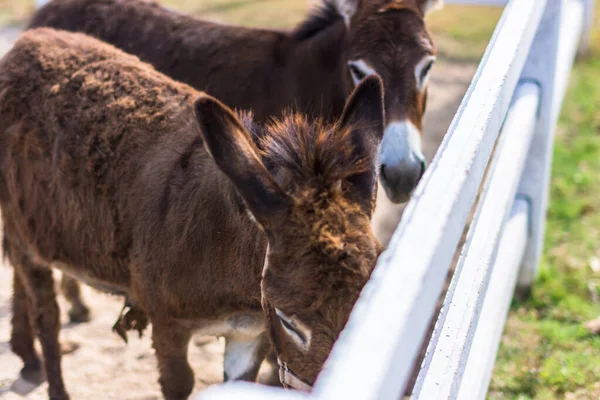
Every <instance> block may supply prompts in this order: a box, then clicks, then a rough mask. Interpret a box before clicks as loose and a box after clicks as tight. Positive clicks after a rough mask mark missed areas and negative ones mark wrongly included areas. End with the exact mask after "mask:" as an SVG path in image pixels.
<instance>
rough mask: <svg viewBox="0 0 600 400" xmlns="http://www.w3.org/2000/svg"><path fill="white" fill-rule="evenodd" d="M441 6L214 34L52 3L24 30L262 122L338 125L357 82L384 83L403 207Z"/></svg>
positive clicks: (336, 5)
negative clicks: (430, 22) (92, 41)
mask: <svg viewBox="0 0 600 400" xmlns="http://www.w3.org/2000/svg"><path fill="white" fill-rule="evenodd" d="M441 2H442V0H320V7H319V8H318V9H316V10H315V11H314V12H313V13H312V14H311V15H310V16H309V17H307V19H306V20H305V21H304V22H302V23H300V24H299V25H298V26H297V27H296V28H295V29H293V30H292V31H290V32H281V31H274V30H266V29H251V28H243V27H237V26H228V25H221V24H217V23H213V22H208V21H202V20H198V19H196V18H193V17H190V16H187V15H184V14H180V13H176V12H173V11H170V10H167V9H165V8H161V7H160V6H158V5H157V4H155V3H153V2H148V1H146V0H54V1H51V2H50V3H49V4H47V5H46V6H44V7H43V8H41V9H40V10H39V11H38V12H37V13H36V15H35V16H34V17H33V19H32V21H31V24H30V27H41V26H47V27H53V28H56V29H65V30H68V31H75V32H83V33H86V34H88V35H91V36H94V37H96V38H99V39H101V40H103V41H106V42H108V43H111V44H113V45H114V46H117V47H118V48H120V49H122V50H125V51H126V52H128V53H130V54H134V55H137V56H138V57H140V58H141V59H142V60H143V61H146V62H149V63H150V64H152V65H154V67H155V68H156V69H157V70H158V71H160V72H162V73H164V74H166V75H168V76H170V77H171V78H173V79H176V80H178V81H180V82H184V83H187V84H189V85H191V86H193V87H194V88H196V89H199V90H203V91H206V92H207V93H209V94H211V95H212V96H215V97H217V98H219V99H220V100H221V101H223V102H224V103H225V104H227V105H228V106H230V107H236V108H240V109H245V110H252V111H253V113H254V117H255V120H257V121H259V122H263V121H265V120H267V119H268V118H270V117H272V116H280V115H281V114H282V111H283V110H284V109H285V108H287V107H294V109H295V110H297V111H300V112H303V113H307V114H308V115H310V116H313V117H323V118H325V119H327V120H330V121H332V120H335V119H337V118H339V116H340V115H341V113H342V109H343V107H344V103H345V100H346V97H347V96H348V95H349V94H350V92H351V91H352V89H353V87H354V86H355V85H356V84H357V83H358V82H359V81H360V80H361V79H362V78H364V77H365V76H367V75H371V74H375V73H377V74H378V75H380V77H381V78H382V80H383V82H384V87H385V110H386V116H387V121H386V129H385V134H384V138H383V144H382V152H381V155H380V162H381V173H380V179H381V182H382V185H383V187H384V189H385V191H386V193H387V195H388V197H389V198H390V199H391V200H392V201H393V202H396V203H398V202H404V201H406V200H408V198H409V195H410V193H411V192H412V190H413V189H414V188H415V186H416V185H417V183H418V181H419V179H420V178H421V176H422V174H423V172H424V170H425V158H424V156H423V152H422V149H421V129H422V118H423V113H424V112H425V106H426V100H427V83H428V77H429V72H430V69H431V66H432V65H433V62H434V60H435V54H436V50H435V48H434V45H433V43H432V41H431V38H430V36H429V34H428V32H427V29H426V27H425V23H424V17H425V14H426V13H427V12H428V11H429V10H431V9H433V8H434V7H435V6H439V5H440V4H441Z"/></svg>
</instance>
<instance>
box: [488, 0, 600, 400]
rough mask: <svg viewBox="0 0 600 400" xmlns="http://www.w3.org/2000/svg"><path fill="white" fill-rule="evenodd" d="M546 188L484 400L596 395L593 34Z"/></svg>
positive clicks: (596, 68) (599, 353)
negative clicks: (541, 235) (523, 288)
mask: <svg viewBox="0 0 600 400" xmlns="http://www.w3.org/2000/svg"><path fill="white" fill-rule="evenodd" d="M597 5H598V7H599V8H600V1H599V2H597ZM596 21H598V18H596ZM595 26H600V25H599V24H598V22H595ZM550 190H551V194H550V196H551V198H550V205H549V210H548V218H547V229H546V238H545V251H544V255H543V259H542V265H541V272H540V275H539V277H538V280H537V282H536V284H535V285H534V286H533V289H532V293H531V296H530V297H529V298H528V299H527V300H524V301H515V302H514V303H513V307H512V311H511V314H510V317H509V321H508V324H507V328H506V330H505V334H504V337H503V340H502V345H501V347H500V351H499V354H498V359H497V362H496V367H495V371H494V376H493V378H492V383H491V388H490V394H489V398H490V399H563V398H569V399H598V398H600V336H598V335H593V334H591V333H589V332H588V331H587V330H586V329H585V327H584V323H585V322H586V321H588V320H591V319H595V318H598V317H600V304H599V303H598V297H600V271H598V266H596V265H597V264H598V263H600V36H599V32H595V33H594V36H593V38H592V42H591V49H590V54H588V56H587V57H585V58H584V59H582V60H579V61H578V62H577V63H576V65H575V68H574V70H573V72H572V75H571V82H570V85H569V88H568V91H567V94H566V97H565V101H564V104H563V108H562V111H561V116H560V120H559V127H558V133H557V138H556V142H555V149H554V159H553V168H552V181H551V189H550Z"/></svg>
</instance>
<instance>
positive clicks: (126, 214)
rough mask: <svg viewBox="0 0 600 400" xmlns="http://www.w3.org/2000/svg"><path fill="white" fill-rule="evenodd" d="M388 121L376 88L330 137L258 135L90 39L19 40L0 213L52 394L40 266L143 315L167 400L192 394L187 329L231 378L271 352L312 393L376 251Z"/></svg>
mask: <svg viewBox="0 0 600 400" xmlns="http://www.w3.org/2000/svg"><path fill="white" fill-rule="evenodd" d="M383 125H384V117H383V89H382V83H381V81H380V79H379V78H377V77H369V78H367V79H365V80H364V82H362V83H361V84H359V85H358V86H357V88H356V90H355V91H354V93H353V94H352V96H351V97H350V99H349V101H348V103H347V105H346V107H345V110H344V111H343V113H342V116H341V118H340V119H339V121H337V122H336V123H335V124H333V125H329V124H326V123H322V122H319V121H316V122H315V121H313V122H310V121H308V120H307V119H306V118H305V117H304V116H302V115H299V114H294V115H292V114H289V115H285V116H284V118H283V119H282V120H279V121H274V122H272V123H270V124H268V125H266V126H265V127H262V128H259V127H257V126H254V125H253V124H252V123H251V121H250V118H249V117H248V116H247V115H242V116H240V117H237V116H236V115H235V114H233V113H232V112H231V111H230V110H229V109H228V108H227V107H226V106H224V105H223V104H222V103H220V102H219V101H217V100H215V99H214V98H212V97H210V96H208V95H205V94H202V93H200V92H197V91H195V90H194V89H192V88H191V87H189V86H186V85H184V84H180V83H177V82H175V81H172V80H170V79H169V78H167V77H165V76H163V75H161V74H160V73H158V72H156V71H155V70H154V69H153V68H152V67H151V66H149V65H147V64H144V63H142V62H140V61H139V60H138V59H137V58H135V57H134V56H130V55H127V54H125V53H123V52H121V51H119V50H117V49H115V48H113V47H112V46H110V45H108V44H105V43H102V42H99V41H97V40H96V39H93V38H90V37H87V36H84V35H82V34H74V33H67V32H61V31H54V30H52V29H38V30H31V31H28V32H26V33H25V34H24V35H23V36H22V37H21V38H20V39H19V40H18V41H17V43H16V44H15V46H14V47H13V49H12V50H11V51H10V52H9V53H8V54H7V55H6V56H5V58H4V59H3V60H2V61H0V206H1V208H2V219H3V223H4V237H5V243H4V246H5V249H4V250H5V254H6V256H7V257H8V258H9V260H10V261H11V263H12V264H13V265H14V267H15V273H16V275H17V276H18V279H19V282H20V283H21V284H15V291H16V293H15V298H16V299H19V301H20V304H21V305H22V306H23V307H24V308H26V309H27V310H28V312H29V316H30V319H29V321H31V323H32V324H33V326H34V327H35V328H36V332H37V334H38V338H39V339H40V342H41V345H42V350H43V354H44V364H45V370H46V374H47V377H48V381H49V392H50V397H51V398H52V399H67V398H68V395H67V393H66V391H65V388H64V384H63V380H62V373H61V367H60V351H59V344H58V334H59V326H60V325H59V319H58V307H57V303H56V299H55V293H54V285H53V280H52V273H51V267H57V268H59V269H61V270H62V271H64V272H66V273H68V274H70V275H72V276H74V277H76V278H77V279H80V280H82V281H84V282H86V283H88V284H90V285H91V286H93V287H96V288H99V289H102V290H105V291H108V292H111V293H117V294H122V295H125V296H127V297H128V298H129V299H130V300H131V301H133V302H134V304H135V305H136V306H137V307H140V308H141V309H143V310H144V311H145V312H146V313H147V315H148V316H149V318H150V321H151V322H152V324H153V330H152V339H153V346H154V348H155V349H156V355H157V358H158V363H159V369H160V383H161V387H162V391H163V394H164V396H165V398H167V399H184V398H186V397H187V396H188V395H189V394H190V392H191V390H192V387H193V383H194V379H193V372H192V370H191V368H190V366H189V365H188V362H187V348H188V343H189V340H190V337H191V334H192V332H193V331H195V330H199V331H201V332H203V333H204V334H210V335H220V336H225V338H226V348H225V362H224V370H225V379H245V380H253V379H255V377H256V374H257V371H258V367H259V365H260V363H261V361H262V359H263V358H264V356H265V354H266V352H267V350H268V348H269V342H271V343H272V344H273V347H274V348H275V350H276V352H277V356H278V357H279V358H280V360H281V362H282V363H285V364H286V365H287V366H288V367H289V369H290V370H291V371H293V373H294V374H295V376H296V377H297V378H298V379H299V380H302V381H304V382H306V383H307V384H308V385H311V384H312V383H313V382H314V380H315V378H316V376H317V374H318V372H319V370H320V368H321V366H322V364H323V362H324V361H325V359H326V357H327V355H328V353H329V351H330V349H331V347H332V345H333V343H334V341H335V340H336V338H337V336H338V334H339V333H340V331H341V329H342V328H343V326H344V324H345V323H346V320H347V318H348V316H349V314H350V311H351V309H352V307H353V304H354V302H355V301H356V299H357V298H358V295H359V293H360V291H361V289H362V287H363V286H364V284H365V283H366V282H367V280H368V278H369V276H370V273H371V271H372V268H373V267H374V265H375V262H376V258H377V256H378V254H379V253H380V251H381V246H380V245H379V243H378V242H377V240H376V238H375V237H374V235H373V233H372V231H371V225H370V216H371V213H372V211H373V208H374V195H375V190H376V186H377V165H376V160H377V154H378V150H379V145H380V141H381V137H382V133H383ZM21 322H23V323H25V324H27V322H25V321H21ZM25 328H26V329H30V325H28V324H27V326H25ZM22 349H23V351H24V353H23V354H22V356H23V360H24V362H25V363H26V365H27V363H29V365H33V364H36V362H37V360H38V357H37V355H36V354H35V352H34V350H33V347H32V346H31V343H24V344H23V347H22ZM32 363H33V364H32ZM37 365H39V363H37ZM35 366H36V365H33V367H35Z"/></svg>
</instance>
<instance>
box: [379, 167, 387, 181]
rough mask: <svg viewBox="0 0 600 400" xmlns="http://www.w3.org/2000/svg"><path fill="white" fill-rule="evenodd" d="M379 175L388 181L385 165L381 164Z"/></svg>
mask: <svg viewBox="0 0 600 400" xmlns="http://www.w3.org/2000/svg"><path fill="white" fill-rule="evenodd" d="M379 174H380V175H381V177H382V178H383V179H387V178H386V176H385V164H381V168H379Z"/></svg>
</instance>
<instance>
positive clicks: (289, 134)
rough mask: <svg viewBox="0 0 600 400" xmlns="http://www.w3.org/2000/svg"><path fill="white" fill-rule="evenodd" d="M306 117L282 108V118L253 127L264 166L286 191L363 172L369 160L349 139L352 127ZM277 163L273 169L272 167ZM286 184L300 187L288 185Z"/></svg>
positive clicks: (319, 185) (327, 184)
mask: <svg viewBox="0 0 600 400" xmlns="http://www.w3.org/2000/svg"><path fill="white" fill-rule="evenodd" d="M361 128H362V129H364V128H366V127H358V126H346V127H344V128H341V129H340V127H339V126H338V125H334V124H330V123H327V122H325V121H324V120H323V119H317V120H313V119H310V120H309V119H308V118H307V116H306V115H304V114H298V113H292V112H291V111H286V112H285V113H284V115H283V117H282V118H280V119H277V120H274V121H272V122H271V123H269V124H268V125H267V126H266V127H265V130H266V131H268V133H265V132H260V128H258V129H259V130H258V131H257V130H256V125H254V137H255V140H256V141H257V146H258V148H259V149H260V150H261V155H262V157H263V160H264V162H265V164H266V165H267V168H269V169H270V170H271V172H272V173H273V174H274V175H275V177H276V179H277V180H278V181H279V183H280V185H282V186H283V187H284V188H285V189H287V190H292V191H294V192H295V191H296V190H306V189H308V188H312V189H320V190H323V189H327V188H328V187H330V186H335V185H336V184H337V183H338V182H340V181H341V180H344V179H346V178H349V177H351V176H353V175H356V174H360V173H364V172H365V171H367V170H368V169H369V165H370V164H369V162H370V161H371V160H367V159H365V158H364V157H360V156H359V155H358V152H357V151H355V149H354V146H352V145H351V144H352V140H351V139H350V138H349V136H350V135H351V133H352V131H353V130H354V129H361ZM274 166H277V171H273V170H272V168H273V167H274ZM290 183H295V184H298V183H300V184H301V185H302V187H295V188H290V187H286V186H289V184H290Z"/></svg>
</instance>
